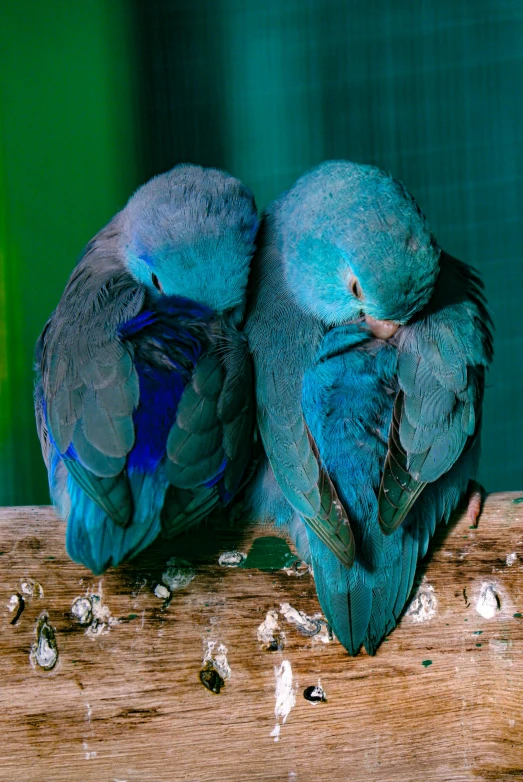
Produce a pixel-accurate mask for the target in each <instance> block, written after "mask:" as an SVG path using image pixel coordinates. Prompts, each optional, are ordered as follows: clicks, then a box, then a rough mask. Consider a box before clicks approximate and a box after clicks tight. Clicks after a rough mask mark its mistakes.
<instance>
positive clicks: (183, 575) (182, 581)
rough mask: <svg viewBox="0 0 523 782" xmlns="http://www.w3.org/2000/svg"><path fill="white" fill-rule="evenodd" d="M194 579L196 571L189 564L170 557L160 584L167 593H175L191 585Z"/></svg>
mask: <svg viewBox="0 0 523 782" xmlns="http://www.w3.org/2000/svg"><path fill="white" fill-rule="evenodd" d="M195 577H196V571H195V570H194V568H193V566H192V565H191V563H190V562H188V561H187V560H186V559H182V558H181V557H171V559H169V560H168V561H167V569H166V570H165V572H164V573H162V584H163V585H164V586H165V587H167V589H168V590H169V592H176V590H177V589H183V588H184V587H186V586H187V585H188V584H190V583H191V581H192V580H193V578H195Z"/></svg>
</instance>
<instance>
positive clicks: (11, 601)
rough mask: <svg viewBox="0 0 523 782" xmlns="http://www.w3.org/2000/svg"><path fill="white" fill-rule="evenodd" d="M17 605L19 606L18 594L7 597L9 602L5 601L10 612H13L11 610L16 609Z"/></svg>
mask: <svg viewBox="0 0 523 782" xmlns="http://www.w3.org/2000/svg"><path fill="white" fill-rule="evenodd" d="M19 606H20V598H19V597H18V595H11V597H10V598H9V602H8V603H7V608H8V610H9V611H11V613H13V611H17V610H18V607H19Z"/></svg>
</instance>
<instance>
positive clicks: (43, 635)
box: [29, 611, 58, 671]
mask: <svg viewBox="0 0 523 782" xmlns="http://www.w3.org/2000/svg"><path fill="white" fill-rule="evenodd" d="M35 634H36V643H34V644H33V645H32V646H31V651H30V653H29V659H30V660H31V664H32V666H33V668H41V669H42V670H43V671H51V670H52V669H53V668H54V667H55V665H56V663H57V662H58V646H57V643H56V638H55V634H54V630H53V628H52V627H51V625H50V624H49V617H48V616H47V614H46V612H45V611H43V612H42V613H41V614H40V616H39V617H38V621H37V623H36V628H35Z"/></svg>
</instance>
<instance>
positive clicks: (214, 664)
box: [200, 641, 232, 695]
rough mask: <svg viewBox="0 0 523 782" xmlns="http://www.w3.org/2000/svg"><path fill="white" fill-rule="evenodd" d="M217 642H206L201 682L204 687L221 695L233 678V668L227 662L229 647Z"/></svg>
mask: <svg viewBox="0 0 523 782" xmlns="http://www.w3.org/2000/svg"><path fill="white" fill-rule="evenodd" d="M216 643H217V642H216V641H206V642H205V645H206V647H207V648H206V650H205V653H204V655H203V660H202V666H203V667H202V669H201V671H200V681H201V683H202V684H203V686H204V687H206V688H207V689H208V690H210V691H211V692H214V693H215V694H216V695H219V693H220V690H221V688H222V687H223V685H224V684H225V682H226V681H227V679H230V678H231V673H232V671H231V666H230V665H229V661H228V660H227V647H226V646H224V644H218V646H216Z"/></svg>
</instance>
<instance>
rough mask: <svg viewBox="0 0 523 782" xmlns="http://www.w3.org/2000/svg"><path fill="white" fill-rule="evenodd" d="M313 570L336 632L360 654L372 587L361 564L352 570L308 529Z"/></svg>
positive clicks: (351, 648)
mask: <svg viewBox="0 0 523 782" xmlns="http://www.w3.org/2000/svg"><path fill="white" fill-rule="evenodd" d="M309 545H310V551H311V559H312V569H313V573H314V580H315V583H316V591H317V593H318V599H319V601H320V605H321V607H322V610H323V613H324V614H325V617H326V618H327V621H328V622H329V624H330V625H331V627H332V629H333V631H334V634H335V635H336V636H337V638H338V639H339V640H340V642H341V643H342V644H343V645H344V646H345V648H346V649H347V651H348V652H349V654H357V653H358V651H359V649H360V647H361V645H362V643H363V640H364V638H365V633H366V631H367V627H368V624H369V620H370V614H371V608H372V588H371V586H370V585H369V584H368V583H367V576H366V574H365V572H364V571H363V568H362V567H361V565H359V563H357V562H356V563H355V564H354V565H353V566H352V568H351V569H350V570H349V569H347V568H346V567H345V566H344V565H342V564H341V562H340V561H339V560H338V559H337V558H336V557H335V555H334V554H333V553H332V551H331V550H330V549H328V548H327V546H325V544H324V543H322V542H321V540H319V538H317V537H316V535H315V534H314V532H312V530H311V531H310V532H309Z"/></svg>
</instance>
